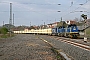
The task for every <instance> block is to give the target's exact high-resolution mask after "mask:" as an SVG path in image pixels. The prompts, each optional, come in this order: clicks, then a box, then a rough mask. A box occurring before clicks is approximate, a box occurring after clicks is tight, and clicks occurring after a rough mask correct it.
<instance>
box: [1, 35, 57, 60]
mask: <svg viewBox="0 0 90 60" xmlns="http://www.w3.org/2000/svg"><path fill="white" fill-rule="evenodd" d="M0 60H57V59H56V56H55V54H54V53H53V52H52V50H51V47H49V45H48V44H47V43H45V42H44V41H42V40H40V39H39V38H37V37H36V36H35V35H30V34H21V35H17V36H15V37H12V38H7V39H0Z"/></svg>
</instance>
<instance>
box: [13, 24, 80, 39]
mask: <svg viewBox="0 0 90 60" xmlns="http://www.w3.org/2000/svg"><path fill="white" fill-rule="evenodd" d="M14 33H22V34H23V33H29V34H46V35H56V36H63V37H70V38H79V36H80V34H79V30H78V27H77V26H76V25H75V24H71V25H68V26H67V27H66V28H65V27H63V26H62V27H56V28H47V29H36V30H35V29H32V30H28V29H26V30H24V31H14Z"/></svg>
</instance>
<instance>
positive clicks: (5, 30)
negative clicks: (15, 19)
mask: <svg viewBox="0 0 90 60" xmlns="http://www.w3.org/2000/svg"><path fill="white" fill-rule="evenodd" d="M7 32H8V29H7V28H5V27H2V28H0V34H7Z"/></svg>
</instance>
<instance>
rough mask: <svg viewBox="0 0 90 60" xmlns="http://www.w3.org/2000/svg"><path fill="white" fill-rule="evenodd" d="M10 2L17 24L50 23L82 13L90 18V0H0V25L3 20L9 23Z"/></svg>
mask: <svg viewBox="0 0 90 60" xmlns="http://www.w3.org/2000/svg"><path fill="white" fill-rule="evenodd" d="M10 3H12V13H14V15H15V16H14V20H15V21H14V24H15V25H16V26H20V25H26V26H30V22H31V25H41V24H44V22H45V24H49V23H53V22H55V21H57V22H58V21H60V19H61V17H62V19H63V20H64V21H65V20H73V19H75V18H78V19H80V15H81V14H87V15H88V18H90V0H0V26H2V25H3V21H4V23H5V24H8V23H9V19H10ZM58 4H61V5H58ZM80 4H83V5H80ZM57 11H60V12H57ZM78 11H84V12H78Z"/></svg>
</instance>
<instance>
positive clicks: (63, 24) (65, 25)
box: [57, 21, 67, 27]
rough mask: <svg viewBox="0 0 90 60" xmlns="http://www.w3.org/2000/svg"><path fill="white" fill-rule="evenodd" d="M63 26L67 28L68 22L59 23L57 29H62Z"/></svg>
mask: <svg viewBox="0 0 90 60" xmlns="http://www.w3.org/2000/svg"><path fill="white" fill-rule="evenodd" d="M61 26H63V27H67V24H66V22H65V21H60V22H59V23H58V25H57V27H61Z"/></svg>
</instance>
